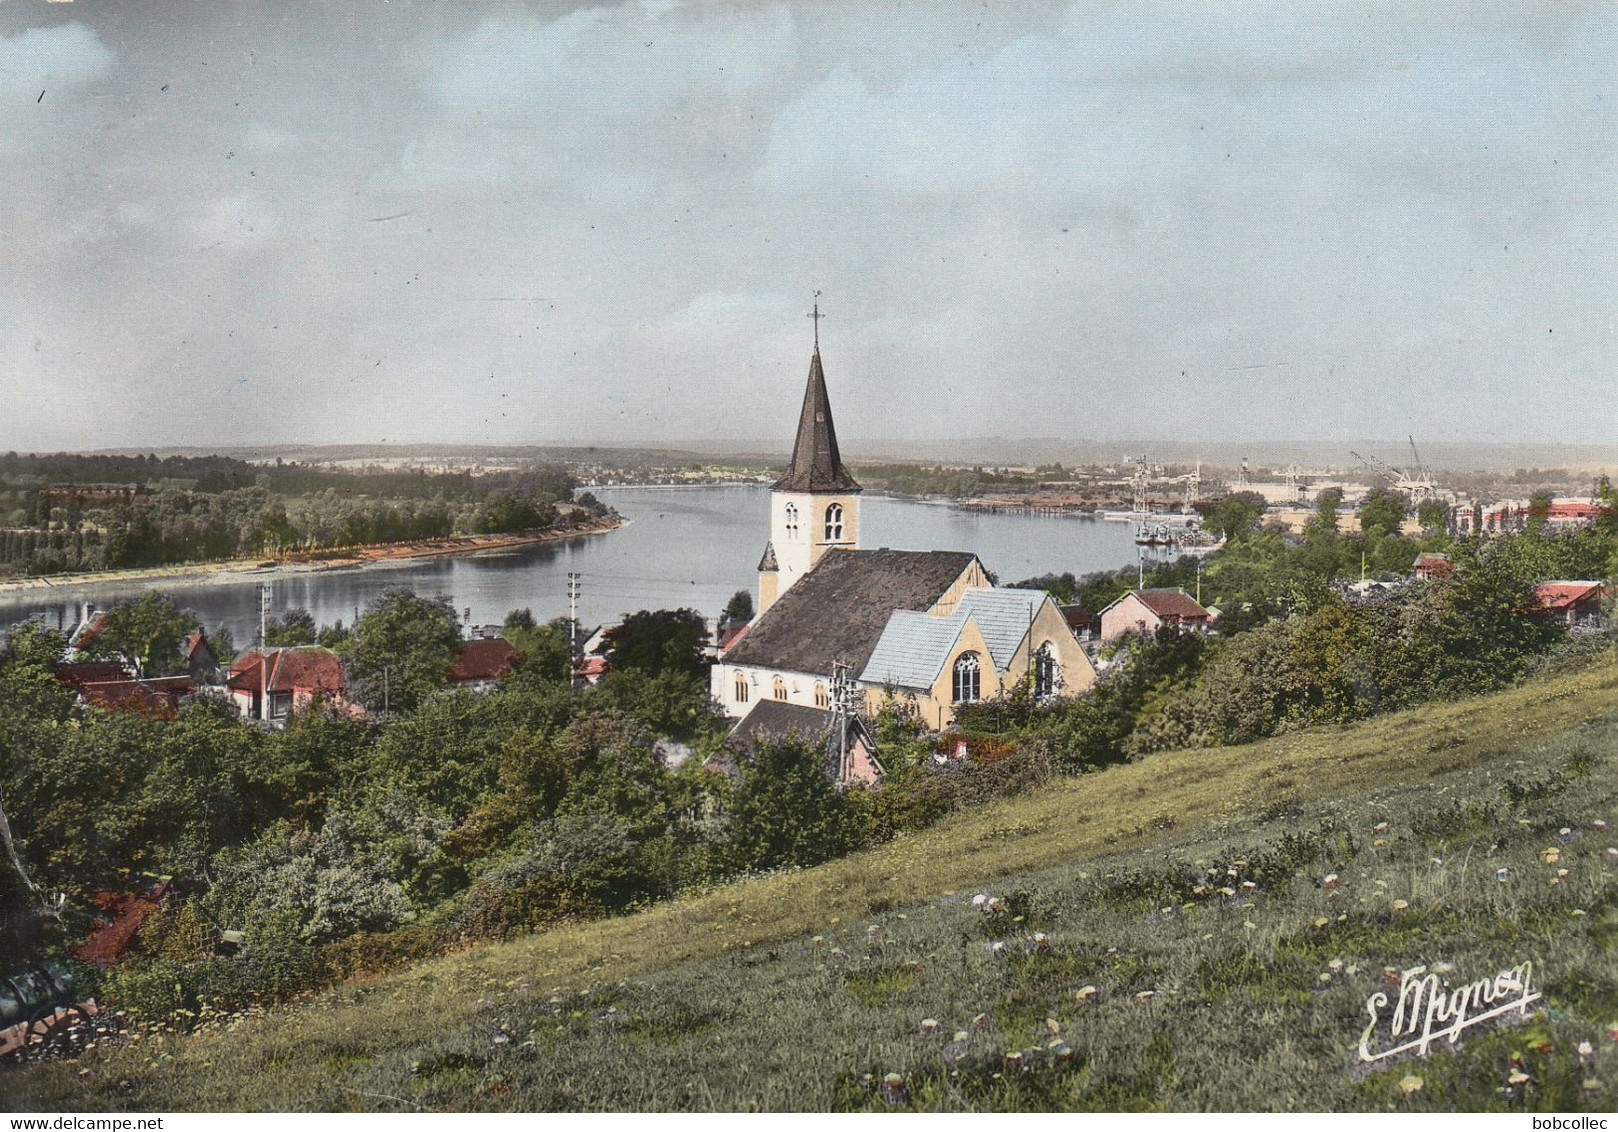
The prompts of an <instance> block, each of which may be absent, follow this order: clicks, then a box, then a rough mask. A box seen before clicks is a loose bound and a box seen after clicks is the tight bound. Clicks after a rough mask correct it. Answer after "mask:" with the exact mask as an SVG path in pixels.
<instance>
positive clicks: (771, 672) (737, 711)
mask: <svg viewBox="0 0 1618 1132" xmlns="http://www.w3.org/2000/svg"><path fill="white" fill-rule="evenodd" d="M738 672H740V673H741V674H742V676H743V678H744V679H745V680H746V681H747V699H746V700H745V701H741V700H738V699H737V698H736V674H737V673H738ZM777 678H780V680H781V683H782V684H783V685H784V686H785V688H786V693H787V697H786V699H785V700H783V701H782V702H783V703H789V704H801V705H802V706H804V707H812V708H819V707H822V705H821V704H818V703H816V702H815V686H816V685H817V684H818V685H821V686H822V687H824V688H825V690H826V695H827V697H828V703H829V702H830V695H831V678H830V677H827V676H813V675H810V674H809V673H806V672H793V671H791V670H790V669H785V668H755V667H753V666H752V665H741V664H725V663H724V662H723V661H721V662H720V663H718V664H716V665H714V666H713V668H712V669H711V670H710V675H709V678H708V680H709V683H708V692H709V694H710V695H712V696H713V698H714V699H715V700H717V701H718V702H719V706H720V708H721V709H723V711H724V713H725V714H726V715H727V716H729V717H730V718H731V719H741V718H742V717H743V716H745V715H746V714H747V713H748V712H750V711H752V710H753V708H754V706H755V705H757V704H759V703H760V702H762V701H764V700H771V699H774V698H775V681H776V679H777ZM823 710H824V709H823Z"/></svg>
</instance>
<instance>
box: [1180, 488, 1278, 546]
mask: <svg viewBox="0 0 1618 1132" xmlns="http://www.w3.org/2000/svg"><path fill="white" fill-rule="evenodd" d="M1267 506H1268V504H1267V503H1266V502H1265V499H1264V497H1263V496H1262V495H1259V494H1258V493H1257V492H1253V491H1233V492H1231V493H1230V494H1229V495H1226V496H1223V497H1222V498H1219V499H1204V500H1200V501H1198V503H1197V511H1198V512H1199V513H1200V514H1201V515H1202V523H1203V526H1204V527H1205V528H1206V529H1207V530H1210V531H1213V532H1214V533H1215V534H1218V535H1219V536H1221V537H1222V538H1224V539H1225V540H1226V542H1227V543H1229V542H1235V541H1236V540H1238V539H1242V538H1246V537H1247V536H1248V535H1250V534H1252V533H1253V532H1254V531H1256V530H1257V529H1258V525H1259V523H1260V522H1262V521H1263V519H1264V511H1265V508H1266V507H1267Z"/></svg>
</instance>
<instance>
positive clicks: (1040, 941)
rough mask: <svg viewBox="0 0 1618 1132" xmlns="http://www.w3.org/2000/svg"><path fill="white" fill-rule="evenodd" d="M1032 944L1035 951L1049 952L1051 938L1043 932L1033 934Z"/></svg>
mask: <svg viewBox="0 0 1618 1132" xmlns="http://www.w3.org/2000/svg"><path fill="white" fill-rule="evenodd" d="M1033 942H1034V950H1035V951H1049V950H1050V949H1051V938H1050V936H1048V935H1046V934H1045V933H1044V932H1035V933H1034V941H1033Z"/></svg>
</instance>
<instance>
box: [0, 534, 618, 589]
mask: <svg viewBox="0 0 1618 1132" xmlns="http://www.w3.org/2000/svg"><path fill="white" fill-rule="evenodd" d="M627 522H628V520H627V519H623V518H617V517H613V518H605V519H597V520H593V521H591V522H588V523H582V524H580V525H578V526H573V527H567V528H564V529H561V530H544V531H525V532H519V533H515V534H506V535H465V536H459V537H454V538H443V539H421V540H417V541H414V542H394V543H379V544H376V545H373V546H362V547H355V548H352V549H348V550H343V551H339V552H332V553H330V554H327V555H323V556H320V557H316V556H313V555H297V556H293V555H288V556H285V557H282V558H277V559H265V558H235V559H227V560H223V561H218V562H193V563H185V564H181V565H174V566H150V567H141V568H138V569H133V570H103V571H99V572H97V573H92V574H53V575H50V576H43V575H42V576H39V577H34V578H15V579H11V580H8V581H4V582H0V595H5V594H19V593H30V592H49V591H52V590H69V589H71V590H75V591H77V590H82V589H87V588H92V587H98V586H127V585H129V584H131V583H140V582H162V581H183V582H185V583H186V584H187V585H210V584H218V585H231V584H234V583H238V582H241V581H244V580H247V579H250V578H257V577H264V578H272V577H280V576H285V575H295V574H318V573H325V572H328V571H333V570H362V569H364V568H366V567H367V566H386V565H392V564H395V563H400V562H411V561H414V560H417V559H423V558H461V557H467V556H471V555H478V554H489V553H494V552H498V551H508V550H516V549H519V548H522V547H528V546H537V545H540V544H543V543H550V542H562V541H565V540H568V539H575V538H584V537H587V536H589V535H599V534H606V533H607V532H609V531H615V530H617V529H619V528H620V527H622V526H624V525H625V524H626V523H627Z"/></svg>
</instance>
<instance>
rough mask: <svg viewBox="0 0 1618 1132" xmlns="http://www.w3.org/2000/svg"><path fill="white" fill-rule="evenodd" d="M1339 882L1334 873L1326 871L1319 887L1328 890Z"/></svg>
mask: <svg viewBox="0 0 1618 1132" xmlns="http://www.w3.org/2000/svg"><path fill="white" fill-rule="evenodd" d="M1341 883H1342V882H1341V881H1339V880H1338V879H1337V874H1336V873H1327V874H1326V877H1325V879H1324V880H1322V881H1321V882H1320V887H1321V888H1324V889H1326V890H1327V891H1328V892H1329V891H1331V890H1332V889H1334V888H1336V887H1337V886H1338V885H1339V884H1341Z"/></svg>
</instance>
